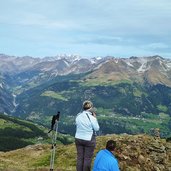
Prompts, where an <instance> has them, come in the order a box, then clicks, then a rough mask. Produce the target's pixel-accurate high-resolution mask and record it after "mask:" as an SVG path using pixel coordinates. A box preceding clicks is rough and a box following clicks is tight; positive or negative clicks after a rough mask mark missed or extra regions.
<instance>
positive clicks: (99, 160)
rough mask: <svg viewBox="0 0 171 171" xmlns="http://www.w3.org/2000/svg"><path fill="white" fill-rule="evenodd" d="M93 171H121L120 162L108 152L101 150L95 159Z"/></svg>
mask: <svg viewBox="0 0 171 171" xmlns="http://www.w3.org/2000/svg"><path fill="white" fill-rule="evenodd" d="M93 171H119V166H118V161H117V159H116V158H115V157H114V155H113V154H112V153H111V152H110V151H108V150H106V149H105V150H100V151H99V152H98V154H97V156H96V158H95V161H94V167H93Z"/></svg>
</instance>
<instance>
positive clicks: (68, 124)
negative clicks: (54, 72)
mask: <svg viewBox="0 0 171 171" xmlns="http://www.w3.org/2000/svg"><path fill="white" fill-rule="evenodd" d="M87 74H88V73H87ZM86 76H87V75H86V74H85V75H81V76H80V75H75V76H74V75H72V76H61V77H59V78H58V80H56V82H53V83H52V84H47V86H45V84H44V85H43V86H39V87H36V88H34V89H30V90H29V91H26V92H24V93H22V94H20V95H19V96H18V97H17V103H19V105H18V106H17V108H16V113H15V115H16V116H20V117H23V118H27V119H31V120H34V121H36V122H40V121H42V123H44V124H45V125H46V124H47V123H48V122H49V116H50V115H52V114H54V113H55V112H56V111H57V110H59V111H61V114H62V115H61V125H60V129H61V131H64V132H67V133H70V134H72V135H73V134H74V132H75V125H74V118H75V116H76V114H77V113H78V112H79V111H80V110H81V106H82V102H83V101H84V100H86V99H90V100H92V101H93V103H94V106H95V107H96V108H97V114H98V119H99V123H100V125H101V132H102V133H103V134H106V133H125V132H126V133H130V134H136V133H144V132H145V133H149V131H150V129H151V128H157V127H158V128H160V129H161V131H162V136H169V135H170V130H171V127H170V123H171V119H170V118H171V117H170V116H171V113H170V111H171V110H170V108H171V89H170V88H169V87H166V86H164V85H160V84H158V85H153V86H151V85H148V84H147V85H146V84H145V85H141V84H138V83H129V82H126V81H125V82H120V83H117V84H113V85H110V84H109V85H106V84H105V85H100V84H99V85H96V86H93V85H91V84H90V85H89V84H87V82H86V81H84V78H85V77H86ZM82 78H83V79H82ZM113 127H115V129H113ZM113 131H114V132H113Z"/></svg>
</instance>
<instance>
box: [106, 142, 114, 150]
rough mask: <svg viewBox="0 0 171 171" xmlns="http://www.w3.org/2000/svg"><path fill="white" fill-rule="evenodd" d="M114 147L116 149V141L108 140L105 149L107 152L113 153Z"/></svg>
mask: <svg viewBox="0 0 171 171" xmlns="http://www.w3.org/2000/svg"><path fill="white" fill-rule="evenodd" d="M115 147H116V141H113V140H109V141H108V142H107V143H106V149H107V150H109V151H114V149H115Z"/></svg>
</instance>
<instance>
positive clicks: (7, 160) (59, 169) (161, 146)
mask: <svg viewBox="0 0 171 171" xmlns="http://www.w3.org/2000/svg"><path fill="white" fill-rule="evenodd" d="M109 139H113V140H115V141H116V142H117V149H116V151H115V156H116V158H117V159H118V162H119V166H120V170H121V171H171V142H167V141H166V140H165V139H160V138H157V137H152V136H148V135H127V134H123V135H106V136H99V137H97V146H96V150H95V153H94V157H95V155H96V153H97V152H98V151H99V150H100V149H102V148H104V147H105V144H106V142H107V141H108V140H109ZM56 154H57V156H56V159H55V169H54V171H69V170H70V171H75V165H76V149H75V145H74V144H71V145H66V146H65V145H58V147H57V151H56ZM49 159H50V145H41V144H39V145H34V146H28V147H26V148H23V149H19V150H15V151H11V152H6V153H4V152H1V153H0V170H3V171H26V170H30V171H48V170H49ZM92 165H93V163H92Z"/></svg>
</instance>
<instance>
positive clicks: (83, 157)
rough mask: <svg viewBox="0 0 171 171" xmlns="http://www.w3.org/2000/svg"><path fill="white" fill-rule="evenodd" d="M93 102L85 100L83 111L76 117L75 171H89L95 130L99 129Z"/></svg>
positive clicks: (94, 143) (94, 141)
mask: <svg viewBox="0 0 171 171" xmlns="http://www.w3.org/2000/svg"><path fill="white" fill-rule="evenodd" d="M92 109H93V103H92V102H91V101H85V102H84V103H83V111H82V112H81V113H78V115H77V117H76V134H75V144H76V149H77V167H76V168H77V171H90V170H91V160H92V156H93V153H94V149H95V145H96V139H95V131H98V130H99V124H98V122H97V119H96V113H95V112H94V111H93V110H92Z"/></svg>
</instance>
